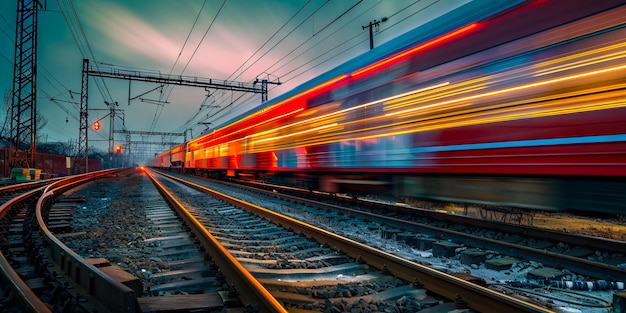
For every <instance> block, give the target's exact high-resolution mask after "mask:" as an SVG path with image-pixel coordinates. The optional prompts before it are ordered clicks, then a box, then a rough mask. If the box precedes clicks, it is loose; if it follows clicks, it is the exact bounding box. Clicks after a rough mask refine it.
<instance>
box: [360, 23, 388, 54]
mask: <svg viewBox="0 0 626 313" xmlns="http://www.w3.org/2000/svg"><path fill="white" fill-rule="evenodd" d="M386 21H387V18H386V17H383V18H381V19H380V21H378V20H374V21H372V22H370V23H369V25H365V26H361V27H363V29H366V28H369V30H370V50H372V49H374V27H376V31H377V32H378V28H379V26H380V23H384V22H386Z"/></svg>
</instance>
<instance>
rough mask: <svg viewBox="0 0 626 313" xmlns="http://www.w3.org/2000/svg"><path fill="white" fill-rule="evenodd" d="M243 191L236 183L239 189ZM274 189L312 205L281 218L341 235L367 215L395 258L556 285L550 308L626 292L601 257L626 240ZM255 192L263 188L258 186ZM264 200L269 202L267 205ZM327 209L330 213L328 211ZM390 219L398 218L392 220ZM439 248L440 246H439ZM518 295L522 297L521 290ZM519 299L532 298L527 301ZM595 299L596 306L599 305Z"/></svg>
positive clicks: (620, 273) (615, 256)
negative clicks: (573, 297)
mask: <svg viewBox="0 0 626 313" xmlns="http://www.w3.org/2000/svg"><path fill="white" fill-rule="evenodd" d="M194 181H195V182H197V183H200V184H203V183H206V181H205V180H197V179H194ZM210 186H211V188H215V189H218V190H221V191H222V192H226V193H229V194H237V193H236V192H237V191H233V190H234V189H224V188H222V189H220V188H221V187H217V186H216V185H215V184H210ZM239 187H240V186H237V188H239ZM265 187H266V188H268V187H267V186H265ZM268 189H269V190H266V191H264V193H265V194H266V195H267V196H269V197H272V198H281V199H286V200H284V201H289V202H298V203H306V205H304V206H297V209H292V210H285V209H281V208H284V207H285V205H280V204H278V205H276V206H274V207H273V209H275V210H277V211H278V212H280V213H282V214H286V215H290V216H297V217H298V218H301V219H302V218H305V219H307V220H316V219H317V220H318V221H320V222H321V223H324V224H326V226H327V228H328V229H332V230H333V231H339V232H342V231H345V230H342V229H345V228H346V227H345V225H344V226H343V228H342V224H345V220H350V221H354V220H355V219H356V218H360V219H363V220H369V221H379V222H378V224H375V225H372V226H368V227H370V228H371V229H378V230H379V231H380V235H379V236H381V237H388V238H393V239H395V240H397V241H399V244H400V245H399V246H396V247H394V248H393V249H395V250H396V252H395V253H397V254H399V255H402V256H404V257H406V258H409V259H412V260H415V261H417V262H421V263H423V264H430V265H431V266H432V267H434V268H438V269H440V270H443V271H446V272H448V273H453V274H455V275H460V276H462V277H465V278H467V279H468V280H470V281H474V282H476V283H479V284H483V285H493V286H494V289H495V286H496V285H499V284H501V283H502V284H509V287H511V288H513V286H516V285H520V284H521V283H522V282H524V281H527V280H530V281H535V282H536V284H537V283H538V284H540V285H538V286H536V288H544V289H545V288H548V289H550V287H554V288H552V289H550V290H551V292H550V293H551V296H547V297H545V298H543V299H541V300H538V301H537V303H538V304H540V305H547V307H555V306H559V305H563V306H574V307H580V308H583V309H587V308H589V307H592V308H594V307H595V308H597V307H598V306H587V305H585V300H583V299H584V298H585V297H587V296H589V297H590V298H593V297H594V295H593V294H588V292H589V291H591V290H595V291H596V294H600V295H601V297H600V298H602V300H601V301H602V303H603V304H602V305H600V306H599V307H600V309H597V311H598V312H604V310H606V308H607V307H610V306H611V302H612V297H613V295H614V294H613V292H619V291H620V290H623V288H624V286H623V281H624V280H623V279H624V273H625V270H624V268H623V267H621V266H619V265H615V264H610V263H608V262H600V261H598V260H597V258H599V257H604V259H605V260H611V261H612V262H616V263H617V262H621V260H623V259H620V257H621V256H623V254H621V253H622V252H621V251H624V250H623V247H624V243H623V242H617V241H613V240H603V239H600V238H591V237H581V236H570V235H568V234H561V233H556V232H546V231H545V230H540V229H533V228H529V227H520V228H516V226H514V225H502V224H498V223H493V222H489V221H482V220H475V219H465V218H463V217H461V216H450V215H447V214H437V213H435V212H432V211H421V210H417V211H415V212H413V210H408V209H407V208H405V207H393V208H391V209H389V208H388V207H391V206H389V205H383V204H380V203H373V205H372V204H370V203H369V202H367V201H365V202H359V203H356V204H355V203H354V202H355V200H354V199H349V202H352V206H353V207H360V209H358V210H357V209H348V210H346V209H345V206H346V205H343V206H341V205H335V204H328V203H321V202H320V201H307V200H304V199H302V198H301V197H293V196H289V195H286V194H283V190H281V189H280V187H278V186H270V187H269V188H268ZM287 190H289V191H291V190H292V189H291V188H287ZM256 192H259V190H258V189H257V190H256ZM299 192H301V191H299ZM237 195H238V194H237ZM238 196H239V195H238ZM308 196H310V195H308ZM250 198H257V197H256V196H254V197H250ZM259 198H260V197H259ZM270 201H271V200H270ZM332 201H334V202H335V203H336V202H337V201H338V200H337V198H335V197H333V198H332ZM264 202H266V203H267V202H268V200H265V201H264ZM274 202H276V201H274ZM381 206H382V209H381V208H380V207H381ZM294 207H296V206H294ZM277 208H278V209H277ZM378 210H382V211H384V212H385V215H387V216H380V214H381V213H376V212H380V211H378ZM323 212H330V213H326V214H324V213H323ZM390 212H391V213H390ZM390 214H392V215H393V216H391V217H390V216H389V215H390ZM420 214H421V216H420ZM351 224H354V223H351ZM351 224H349V225H351ZM505 228H506V229H505ZM348 229H349V230H348V231H347V232H348V233H349V232H352V233H353V235H354V234H355V233H356V230H355V229H354V227H352V228H351V227H348ZM494 229H495V231H494ZM377 234H378V233H377ZM346 236H349V235H346ZM357 236H358V234H357ZM365 236H367V235H365ZM353 238H356V237H353ZM356 240H360V241H367V240H368V239H367V238H363V237H361V238H356ZM369 244H375V243H369ZM524 244H525V245H524ZM533 245H534V246H533ZM433 246H434V248H432V247H433ZM430 249H432V251H433V254H435V257H438V258H440V259H443V260H444V261H443V262H439V261H434V258H433V255H432V254H429V253H426V254H429V255H428V257H426V258H423V257H420V255H424V254H425V253H424V250H429V251H430ZM412 250H413V251H414V250H417V251H415V252H416V253H415V254H417V256H415V255H413V256H412V255H410V254H411V253H410V251H412ZM586 256H587V257H586ZM485 268H487V269H488V270H485ZM494 271H495V272H499V273H500V274H497V276H496V277H504V278H502V279H494V278H492V277H494V276H492V275H494V274H493V273H494ZM502 273H504V275H503V274H502ZM521 274H524V276H523V279H521V280H517V279H516V278H515V277H520V275H521ZM477 276H478V277H477ZM481 276H482V277H481ZM567 286H569V287H567ZM559 287H560V288H559ZM500 289H501V288H500ZM571 289H577V291H574V292H579V293H581V294H580V295H578V297H579V298H581V301H579V302H569V301H562V302H559V301H552V300H549V298H550V297H553V296H554V295H556V294H559V293H563V294H564V295H563V297H565V296H566V295H567V294H568V293H570V292H572V290H571ZM527 290H529V291H530V290H531V289H530V288H527ZM611 290H613V292H611ZM607 291H608V292H607ZM516 294H522V293H521V292H517V293H516ZM556 297H557V298H559V297H558V296H556ZM520 298H525V297H523V296H520ZM546 299H548V300H546ZM544 302H546V303H547V304H544ZM590 302H593V303H596V300H591V301H590Z"/></svg>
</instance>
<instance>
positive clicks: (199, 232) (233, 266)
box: [146, 170, 287, 313]
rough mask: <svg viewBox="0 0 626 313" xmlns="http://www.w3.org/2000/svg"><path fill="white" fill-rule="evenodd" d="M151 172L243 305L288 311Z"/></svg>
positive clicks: (162, 191)
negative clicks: (235, 291)
mask: <svg viewBox="0 0 626 313" xmlns="http://www.w3.org/2000/svg"><path fill="white" fill-rule="evenodd" d="M150 172H151V171H148V170H147V171H146V175H147V176H148V177H149V178H150V180H152V182H153V183H154V185H155V186H156V187H157V189H158V190H159V192H160V193H161V194H162V195H163V196H164V197H165V198H166V200H167V201H168V202H169V203H170V204H171V205H172V207H173V208H174V209H175V211H176V212H177V213H178V214H179V215H180V216H181V218H183V220H184V221H185V223H186V224H187V225H188V226H189V227H190V228H191V230H192V232H193V233H194V234H195V235H196V236H197V239H198V241H199V242H200V244H202V246H203V247H204V249H206V251H208V253H209V255H210V256H211V258H212V260H213V262H215V264H217V266H218V267H219V269H220V270H221V271H222V273H223V274H224V278H225V279H226V282H227V283H228V284H229V286H233V287H234V288H235V290H237V293H238V296H239V298H240V299H241V300H242V301H243V302H244V304H252V305H254V304H256V305H258V306H259V310H260V311H261V312H277V313H278V312H280V313H287V310H286V309H285V308H284V307H283V306H282V305H281V304H280V303H279V302H278V300H276V299H275V298H274V296H272V295H271V294H270V292H269V291H267V289H265V287H263V285H261V283H259V281H258V280H256V278H254V276H252V274H250V272H248V270H246V269H245V267H244V266H243V265H241V263H239V261H238V260H237V259H236V258H235V257H233V255H232V254H230V252H228V250H227V249H226V248H225V247H224V246H223V245H222V244H220V243H219V241H218V240H217V239H216V238H215V237H214V236H213V235H212V234H211V233H210V232H209V231H208V230H207V229H206V228H205V227H204V226H203V225H202V223H200V222H199V221H198V219H196V218H195V217H194V216H193V215H192V214H191V213H189V211H187V210H186V209H185V208H184V206H183V205H182V204H181V203H180V202H179V201H178V200H176V198H175V197H174V196H173V195H172V194H171V193H170V192H169V191H167V189H166V188H165V186H163V184H161V182H159V181H158V180H157V179H156V178H155V177H154V176H153V175H152V174H151V173H150Z"/></svg>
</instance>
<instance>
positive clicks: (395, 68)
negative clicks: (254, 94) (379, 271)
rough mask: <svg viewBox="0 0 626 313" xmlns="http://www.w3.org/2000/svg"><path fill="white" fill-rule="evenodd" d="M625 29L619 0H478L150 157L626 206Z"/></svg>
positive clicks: (280, 175)
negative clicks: (519, 0) (258, 107)
mask: <svg viewBox="0 0 626 313" xmlns="http://www.w3.org/2000/svg"><path fill="white" fill-rule="evenodd" d="M504 3H506V5H508V7H507V8H505V9H502V6H503V5H504ZM496 10H500V11H499V12H497V13H495V14H494V13H493V12H494V11H496ZM468 12H470V13H468ZM624 38H626V5H624V1H613V0H602V1H588V0H553V1H550V0H545V1H532V2H514V1H505V2H499V1H486V2H481V1H472V2H469V3H468V4H466V5H465V6H463V7H461V8H459V9H457V10H452V11H450V12H449V13H447V14H446V15H444V16H443V17H442V18H438V19H435V20H433V21H430V22H428V23H426V24H424V25H423V26H421V27H420V28H418V29H417V30H416V31H414V32H409V33H407V34H406V35H404V36H402V38H399V39H397V40H394V41H391V42H389V43H388V44H385V45H382V46H380V47H378V48H376V49H373V50H371V51H370V52H367V53H365V54H363V55H362V56H359V57H358V58H355V59H354V60H351V61H349V62H347V63H345V64H343V65H341V66H339V67H337V68H335V69H333V70H331V71H329V72H327V73H325V74H323V75H321V76H319V77H317V78H316V79H314V80H312V81H310V82H308V83H306V84H304V85H302V86H300V87H298V88H297V89H294V90H293V91H291V92H290V93H288V94H285V95H283V96H281V97H280V98H278V99H276V100H273V101H269V102H266V103H264V104H263V105H262V107H261V108H260V109H256V110H253V111H250V112H246V113H245V114H242V115H241V116H239V117H237V118H235V119H233V120H232V121H231V122H229V123H226V124H225V125H224V126H221V127H219V128H216V129H215V130H213V131H212V132H211V133H209V134H205V135H203V136H200V137H198V138H195V139H193V140H190V141H189V142H186V143H185V144H183V145H180V146H177V147H174V148H172V149H171V150H169V151H166V152H164V153H162V154H161V155H158V156H156V157H155V158H154V159H153V160H152V164H151V166H153V167H158V168H170V169H177V168H179V169H184V170H185V171H186V172H190V173H195V174H197V175H205V176H213V177H233V178H240V179H248V180H258V181H265V182H271V183H277V184H284V185H291V186H296V187H304V188H309V189H313V190H320V191H327V192H337V193H347V194H351V195H358V194H379V195H390V196H393V197H395V198H396V199H411V198H415V199H434V200H441V201H450V202H465V203H468V202H469V203H475V204H478V205H485V206H496V207H517V208H528V209H538V210H550V211H581V212H582V211H585V212H596V213H602V214H618V215H623V214H624V212H626V211H624V209H625V208H626V89H625V88H626V41H624Z"/></svg>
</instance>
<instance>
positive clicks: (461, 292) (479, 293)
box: [160, 173, 553, 313]
mask: <svg viewBox="0 0 626 313" xmlns="http://www.w3.org/2000/svg"><path fill="white" fill-rule="evenodd" d="M160 174H161V175H164V176H165V177H169V178H171V179H173V180H175V181H178V182H181V183H183V184H185V185H187V186H190V187H193V188H195V189H197V190H200V191H203V192H206V193H209V194H211V195H212V196H214V197H217V198H219V199H221V200H223V201H225V202H227V203H229V204H231V205H233V206H236V207H238V208H241V209H244V210H246V211H249V212H251V213H252V214H255V215H257V216H259V217H261V218H264V219H267V220H270V221H273V222H274V223H276V224H278V225H280V226H282V227H284V228H287V229H289V230H291V231H293V232H295V233H298V234H302V235H304V236H306V237H308V238H313V239H315V240H317V241H318V242H320V243H321V244H324V245H327V246H328V247H330V248H332V249H335V250H338V251H340V252H341V253H344V254H346V255H348V256H350V257H352V258H355V259H358V260H362V261H364V262H365V263H367V264H368V265H370V266H373V267H374V268H377V269H381V270H383V269H386V270H388V271H389V272H391V273H392V274H393V275H395V276H396V277H399V278H401V279H404V280H406V281H409V282H414V281H416V282H419V283H420V284H422V285H423V286H424V288H425V289H427V290H429V291H431V292H433V293H435V294H438V295H440V296H442V297H445V298H447V299H450V300H452V301H457V300H459V299H461V300H462V301H464V302H465V303H467V306H468V307H469V308H471V309H473V310H476V311H478V312H510V313H515V312H520V313H521V312H553V311H551V310H549V309H546V308H543V307H540V306H537V305H535V304H532V303H528V302H525V301H522V300H519V299H516V298H513V297H510V296H508V295H505V294H502V293H499V292H496V291H493V290H490V289H488V288H485V287H482V286H479V285H476V284H473V283H471V282H468V281H465V280H463V279H460V278H457V277H454V276H452V275H449V274H446V273H443V272H440V271H437V270H434V269H432V268H429V267H426V266H424V265H421V264H418V263H415V262H413V261H410V260H406V259H403V258H401V257H398V256H395V255H392V254H390V253H387V252H385V251H382V250H380V249H376V248H373V247H370V246H367V245H364V244H361V243H359V242H356V241H354V240H351V239H348V238H345V237H342V236H339V235H337V234H334V233H331V232H329V231H326V230H323V229H321V228H318V227H315V226H313V225H309V224H307V223H304V222H301V221H299V220H296V219H294V218H291V217H288V216H286V215H283V214H280V213H276V212H274V211H271V210H268V209H265V208H263V207H260V206H257V205H255V204H251V203H248V202H245V201H242V200H239V199H236V198H234V197H231V196H228V195H226V194H222V193H219V192H217V191H214V190H211V189H209V188H207V187H204V186H201V185H199V184H195V183H192V182H188V181H185V180H183V179H181V178H177V177H175V176H171V175H167V174H163V173H160Z"/></svg>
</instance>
